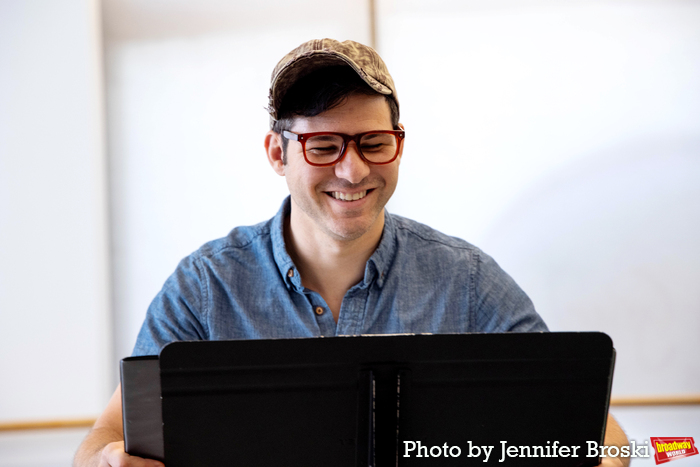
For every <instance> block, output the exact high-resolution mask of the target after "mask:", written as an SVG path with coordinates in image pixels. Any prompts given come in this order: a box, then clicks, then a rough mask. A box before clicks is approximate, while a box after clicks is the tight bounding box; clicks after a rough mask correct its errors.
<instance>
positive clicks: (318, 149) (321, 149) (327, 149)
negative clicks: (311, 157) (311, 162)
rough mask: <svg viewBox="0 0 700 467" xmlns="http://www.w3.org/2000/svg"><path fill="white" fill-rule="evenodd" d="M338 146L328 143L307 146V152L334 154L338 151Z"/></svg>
mask: <svg viewBox="0 0 700 467" xmlns="http://www.w3.org/2000/svg"><path fill="white" fill-rule="evenodd" d="M338 150H339V149H338V146H333V145H328V146H312V147H307V148H306V151H307V152H312V153H314V154H319V155H323V154H336V153H337V152H338Z"/></svg>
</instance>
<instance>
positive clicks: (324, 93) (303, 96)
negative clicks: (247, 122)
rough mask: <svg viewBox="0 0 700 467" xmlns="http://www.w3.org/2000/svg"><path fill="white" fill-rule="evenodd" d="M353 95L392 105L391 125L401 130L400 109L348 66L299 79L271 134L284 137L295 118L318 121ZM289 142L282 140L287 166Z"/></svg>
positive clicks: (283, 102) (389, 97)
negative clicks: (313, 118) (382, 100)
mask: <svg viewBox="0 0 700 467" xmlns="http://www.w3.org/2000/svg"><path fill="white" fill-rule="evenodd" d="M353 94H364V95H368V96H374V95H377V96H382V95H383V96H384V97H385V98H386V101H387V103H388V104H389V111H390V113H391V125H392V126H393V127H394V129H395V130H398V129H400V128H399V106H398V104H397V103H396V100H394V98H393V97H391V96H387V95H384V94H380V93H378V92H377V91H375V90H374V89H372V88H371V87H370V86H369V84H367V83H365V82H364V80H363V79H362V78H360V77H359V75H358V74H357V73H355V71H354V70H353V69H352V68H350V67H349V66H330V67H326V68H321V69H320V70H316V71H313V72H311V73H309V74H308V75H306V76H304V77H303V78H300V79H299V80H298V81H297V82H296V83H294V85H293V86H292V87H291V88H289V90H288V91H287V94H286V95H285V96H284V99H283V100H282V104H281V105H280V109H279V118H278V119H277V120H275V121H274V122H273V123H272V131H274V132H275V133H278V134H279V135H281V136H282V132H283V131H284V130H289V129H291V128H292V125H293V124H294V119H295V118H296V117H315V116H316V115H319V114H320V113H322V112H325V111H326V110H330V109H332V108H334V107H337V106H339V105H341V104H342V103H343V102H345V100H346V99H347V98H348V97H350V96H351V95H353ZM288 144H289V140H288V139H287V138H285V137H284V136H282V151H283V156H282V162H283V163H284V164H286V163H287V146H288Z"/></svg>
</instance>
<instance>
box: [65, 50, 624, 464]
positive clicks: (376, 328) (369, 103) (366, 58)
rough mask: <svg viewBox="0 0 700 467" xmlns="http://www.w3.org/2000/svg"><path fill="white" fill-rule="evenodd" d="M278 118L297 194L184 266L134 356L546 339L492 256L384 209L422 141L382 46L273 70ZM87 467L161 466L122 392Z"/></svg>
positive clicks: (84, 457) (83, 451)
mask: <svg viewBox="0 0 700 467" xmlns="http://www.w3.org/2000/svg"><path fill="white" fill-rule="evenodd" d="M269 112H270V115H271V130H270V131H269V132H268V133H267V134H266V135H265V150H266V153H267V158H268V160H269V162H270V165H271V166H272V169H273V170H274V171H275V172H276V173H277V174H278V175H280V176H283V177H285V179H286V181H287V185H288V187H289V192H290V196H289V197H288V198H287V199H286V200H284V202H283V203H282V206H281V208H280V210H279V212H278V213H277V214H276V215H275V216H274V217H273V218H272V219H270V220H268V221H266V222H262V223H260V224H258V225H255V226H251V227H238V228H236V229H233V230H232V231H231V232H230V233H229V234H228V235H227V236H226V237H224V238H222V239H219V240H215V241H212V242H210V243H207V244H206V245H204V246H203V247H201V248H200V249H199V250H198V251H196V252H195V253H193V254H191V255H190V256H188V257H187V258H185V259H183V260H182V261H181V263H180V264H179V265H178V267H177V269H176V271H175V272H174V273H173V275H172V276H171V277H170V278H169V279H168V280H167V281H166V283H165V285H164V286H163V289H162V290H161V292H160V293H159V294H158V295H157V296H156V298H155V299H154V300H153V302H152V304H151V306H150V307H149V309H148V312H147V315H146V319H145V321H144V324H143V327H142V329H141V332H140V333H139V336H138V339H137V342H136V346H135V349H134V355H149V354H157V353H158V352H159V351H160V349H161V348H162V347H163V346H164V345H166V344H167V343H169V342H172V341H176V340H203V339H206V340H220V339H259V338H285V337H289V338H291V337H315V336H339V335H358V334H388V333H454V332H513V331H519V332H529V331H546V330H547V328H546V326H545V324H544V322H543V321H542V319H541V318H540V317H539V315H538V314H537V313H536V312H535V309H534V307H533V305H532V302H531V301H530V299H529V298H528V297H527V295H526V294H525V293H524V292H523V291H522V290H521V289H520V288H519V287H518V286H517V284H516V283H515V282H514V281H513V280H512V279H511V278H510V277H509V276H508V275H507V274H506V273H505V272H504V271H503V270H502V269H501V268H500V267H499V266H498V265H497V264H496V262H495V261H493V259H491V258H490V257H489V256H488V255H486V254H484V253H483V252H482V251H480V250H479V249H478V248H476V247H475V246H473V245H471V244H469V243H467V242H465V241H464V240H461V239H458V238H454V237H449V236H447V235H444V234H442V233H440V232H437V231H435V230H433V229H431V228H430V227H427V226H425V225H423V224H420V223H417V222H415V221H412V220H409V219H405V218H403V217H400V216H396V215H392V214H389V213H388V212H387V211H386V210H385V209H384V207H385V205H386V203H387V202H388V201H389V199H390V198H391V196H392V194H393V193H394V190H395V188H396V185H397V183H398V178H399V166H400V164H401V158H402V156H403V149H404V142H405V140H406V138H408V140H409V141H410V137H407V136H406V132H405V131H404V127H403V126H402V125H401V124H400V123H399V104H398V98H397V94H396V88H395V86H394V82H393V80H392V78H391V76H390V75H389V72H388V70H387V69H386V66H385V64H384V62H383V61H382V59H381V58H380V57H379V55H377V53H376V52H375V51H374V50H373V49H371V48H369V47H366V46H364V45H362V44H358V43H356V42H352V41H346V42H342V43H341V42H337V41H334V40H330V39H323V40H314V41H310V42H307V43H304V44H302V45H301V46H300V47H298V48H296V49H295V50H293V51H292V52H290V53H289V54H288V55H287V56H285V57H284V58H283V59H282V60H281V61H280V62H279V64H278V65H277V67H276V68H275V70H274V71H273V75H272V83H271V86H270V105H269ZM609 428H610V429H609V430H608V435H609V437H608V438H606V439H607V440H608V441H610V442H611V443H613V444H617V445H621V444H625V443H626V439H625V437H624V434H622V433H621V431H619V428H618V427H617V425H616V424H615V423H614V421H612V422H611V424H610V425H609ZM76 465H85V466H88V465H91V466H96V465H112V466H116V465H158V463H156V462H155V461H146V460H143V459H138V458H135V457H131V456H128V455H127V454H125V453H124V444H123V434H122V425H121V392H120V389H119V388H117V391H116V392H115V394H114V396H113V397H112V400H111V401H110V403H109V405H108V407H107V409H106V410H105V412H104V413H103V414H102V416H101V417H100V418H99V419H98V421H97V423H96V424H95V428H94V429H93V431H92V432H91V433H90V435H88V437H87V438H86V440H85V441H84V442H83V444H82V446H81V448H80V450H79V452H78V454H77V456H76ZM611 465H612V464H611Z"/></svg>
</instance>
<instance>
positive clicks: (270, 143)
mask: <svg viewBox="0 0 700 467" xmlns="http://www.w3.org/2000/svg"><path fill="white" fill-rule="evenodd" d="M265 152H267V160H268V162H269V163H270V166H271V167H272V170H274V171H275V172H276V173H277V175H280V176H284V169H285V167H284V162H283V159H284V151H283V149H282V136H280V134H279V133H275V132H274V131H268V132H267V133H266V134H265Z"/></svg>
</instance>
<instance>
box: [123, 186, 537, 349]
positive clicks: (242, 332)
mask: <svg viewBox="0 0 700 467" xmlns="http://www.w3.org/2000/svg"><path fill="white" fill-rule="evenodd" d="M289 210H290V202H289V198H287V199H285V201H284V202H283V203H282V207H281V208H280V210H279V212H278V213H277V215H275V217H273V218H272V219H270V220H269V221H267V222H263V223H260V224H257V225H254V226H250V227H238V228H235V229H233V230H232V231H231V233H229V234H228V236H226V237H224V238H221V239H218V240H214V241H212V242H209V243H207V244H205V245H204V246H202V247H201V248H200V249H199V250H198V251H196V252H194V253H192V254H191V255H189V256H188V257H186V258H185V259H183V260H182V261H181V262H180V264H179V265H178V267H177V269H176V270H175V272H174V273H173V274H172V275H171V276H170V277H169V278H168V280H167V281H166V282H165V285H164V286H163V289H162V290H161V291H160V293H158V295H157V296H156V297H155V299H154V300H153V302H152V303H151V305H150V307H149V308H148V312H147V314H146V319H145V321H144V323H143V326H142V328H141V331H140V333H139V335H138V339H137V342H136V346H135V348H134V355H149V354H157V353H158V352H159V351H160V349H161V348H162V347H163V346H164V345H165V344H167V343H169V342H172V341H176V340H202V339H205V340H221V339H268V338H289V337H315V336H339V335H358V334H393V333H455V332H509V331H526V332H529V331H546V330H547V327H546V325H545V324H544V322H543V321H542V319H541V318H540V316H539V315H538V314H537V312H535V309H534V307H533V305H532V302H531V301H530V299H529V298H528V296H527V295H526V294H525V293H524V292H523V291H522V290H521V289H520V287H518V285H517V284H516V283H515V281H513V279H512V278H511V277H510V276H508V274H506V273H505V272H504V271H503V270H502V269H501V268H500V267H499V266H498V264H496V262H495V261H494V260H493V259H492V258H491V257H490V256H488V255H486V254H484V253H483V252H482V251H481V250H479V249H478V248H476V247H475V246H473V245H471V244H469V243H467V242H465V241H464V240H461V239H459V238H455V237H449V236H447V235H444V234H442V233H440V232H438V231H436V230H434V229H431V228H430V227H427V226H425V225H423V224H420V223H418V222H415V221H412V220H409V219H406V218H403V217H400V216H396V215H391V214H389V213H388V212H385V217H384V218H385V221H384V231H383V233H382V237H381V240H380V242H379V245H378V247H377V249H376V250H375V252H374V253H373V254H372V256H371V257H370V258H369V260H368V261H367V263H366V265H365V273H364V278H363V279H362V280H361V281H360V282H359V283H357V284H356V285H354V286H353V287H352V288H350V290H348V291H347V293H346V294H345V297H344V298H343V302H342V305H341V308H340V315H339V317H338V323H337V324H336V322H335V321H334V319H333V315H332V313H331V312H330V309H329V308H328V305H327V304H326V302H325V301H324V300H323V298H322V297H321V295H319V294H318V293H316V292H314V291H313V290H310V289H307V288H305V287H304V286H303V285H302V283H301V277H300V276H299V273H298V271H297V268H296V266H295V265H294V263H293V262H292V259H291V258H290V257H289V254H288V253H287V250H286V247H285V243H284V235H283V232H282V229H283V226H284V218H285V216H288V215H289V212H290V211H289Z"/></svg>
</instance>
